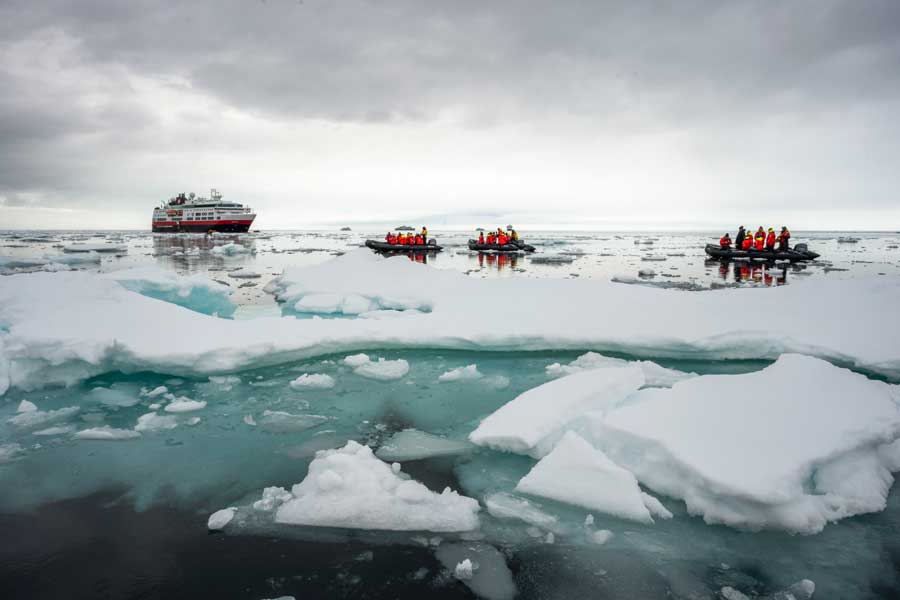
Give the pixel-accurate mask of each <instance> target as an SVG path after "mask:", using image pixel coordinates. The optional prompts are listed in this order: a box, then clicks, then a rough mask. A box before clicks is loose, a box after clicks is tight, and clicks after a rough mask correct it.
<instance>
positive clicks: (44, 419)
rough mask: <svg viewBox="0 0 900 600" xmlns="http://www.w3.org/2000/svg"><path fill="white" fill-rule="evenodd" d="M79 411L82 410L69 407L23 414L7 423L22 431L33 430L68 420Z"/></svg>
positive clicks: (8, 420)
mask: <svg viewBox="0 0 900 600" xmlns="http://www.w3.org/2000/svg"><path fill="white" fill-rule="evenodd" d="M79 410H81V409H80V408H79V407H77V406H67V407H65V408H60V409H57V410H48V411H43V410H35V411H30V412H22V413H18V414H17V415H16V416H14V417H12V418H11V419H7V420H6V422H7V423H9V424H10V425H13V426H15V427H19V428H21V429H33V428H35V427H40V426H42V425H49V424H50V423H56V422H58V421H63V420H65V419H68V418H69V417H71V416H73V415H75V414H76V413H77V412H78V411H79Z"/></svg>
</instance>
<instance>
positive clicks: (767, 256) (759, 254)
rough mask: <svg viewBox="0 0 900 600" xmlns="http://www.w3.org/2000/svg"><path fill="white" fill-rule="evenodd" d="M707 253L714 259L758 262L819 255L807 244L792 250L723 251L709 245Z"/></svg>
mask: <svg viewBox="0 0 900 600" xmlns="http://www.w3.org/2000/svg"><path fill="white" fill-rule="evenodd" d="M706 253H707V254H709V255H710V256H712V257H714V258H722V259H726V260H734V259H756V260H790V261H798V260H815V259H817V258H819V255H818V254H816V253H815V252H812V251H810V250H808V249H807V248H806V244H797V245H796V246H794V247H793V248H791V249H790V250H774V251H772V252H769V251H768V250H755V249H752V250H723V249H722V248H721V246H717V245H716V244H707V245H706Z"/></svg>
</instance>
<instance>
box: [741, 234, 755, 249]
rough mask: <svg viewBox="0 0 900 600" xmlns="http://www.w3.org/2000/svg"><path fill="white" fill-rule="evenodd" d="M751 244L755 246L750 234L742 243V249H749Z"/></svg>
mask: <svg viewBox="0 0 900 600" xmlns="http://www.w3.org/2000/svg"><path fill="white" fill-rule="evenodd" d="M751 246H753V238H752V237H750V236H749V235H748V236H747V237H745V238H744V241H743V242H742V243H741V250H749V249H750V247H751Z"/></svg>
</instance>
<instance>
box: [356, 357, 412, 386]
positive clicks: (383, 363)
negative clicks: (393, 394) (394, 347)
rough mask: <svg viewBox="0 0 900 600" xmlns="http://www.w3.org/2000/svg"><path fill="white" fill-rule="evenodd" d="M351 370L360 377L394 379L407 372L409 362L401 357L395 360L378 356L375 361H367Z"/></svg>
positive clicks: (380, 379)
mask: <svg viewBox="0 0 900 600" xmlns="http://www.w3.org/2000/svg"><path fill="white" fill-rule="evenodd" d="M345 360H346V359H345ZM353 372H354V373H356V374H357V375H359V376H360V377H366V378H368V379H375V380H377V381H394V380H396V379H400V378H402V377H403V376H404V375H406V374H407V373H409V363H408V362H406V361H405V360H403V359H402V358H398V359H397V360H385V359H383V358H379V359H378V361H377V362H373V361H368V362H366V363H363V364H361V365H360V366H358V367H356V368H355V369H353Z"/></svg>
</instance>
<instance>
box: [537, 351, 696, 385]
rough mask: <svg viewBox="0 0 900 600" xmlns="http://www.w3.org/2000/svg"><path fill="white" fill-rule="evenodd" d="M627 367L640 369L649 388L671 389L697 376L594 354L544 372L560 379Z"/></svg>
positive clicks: (649, 363)
mask: <svg viewBox="0 0 900 600" xmlns="http://www.w3.org/2000/svg"><path fill="white" fill-rule="evenodd" d="M627 365H634V366H636V367H638V368H640V369H641V371H643V373H644V385H647V386H650V387H672V386H673V385H675V383H676V382H678V381H682V380H684V379H689V378H691V377H696V376H697V374H696V373H685V372H684V371H676V370H675V369H667V368H665V367H662V366H660V365H658V364H656V363H655V362H651V361H649V360H638V361H633V362H629V361H627V360H623V359H621V358H612V357H609V356H603V355H602V354H597V353H596V352H588V353H587V354H582V355H581V356H579V357H578V358H576V359H575V360H573V361H572V362H570V363H569V364H567V365H562V364H560V363H553V364H552V365H547V367H546V370H547V375H548V376H550V377H562V376H564V375H571V374H572V373H579V372H581V371H586V370H589V369H605V368H608V367H624V366H627Z"/></svg>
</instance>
